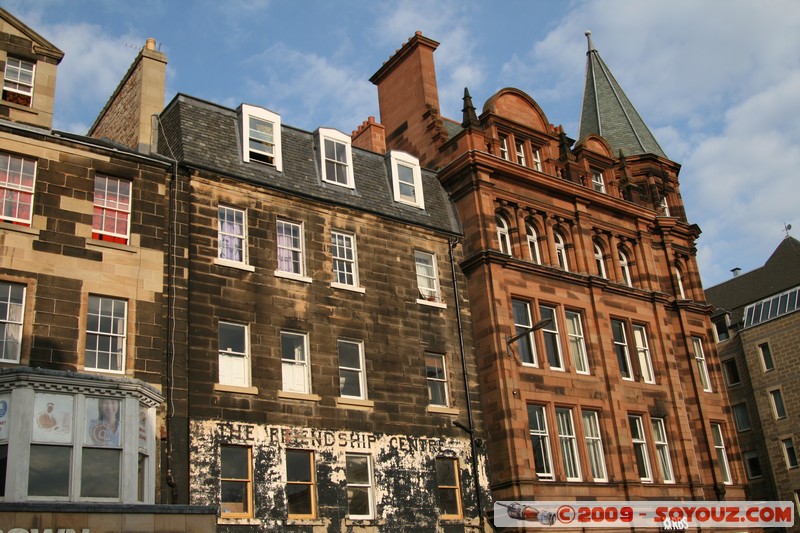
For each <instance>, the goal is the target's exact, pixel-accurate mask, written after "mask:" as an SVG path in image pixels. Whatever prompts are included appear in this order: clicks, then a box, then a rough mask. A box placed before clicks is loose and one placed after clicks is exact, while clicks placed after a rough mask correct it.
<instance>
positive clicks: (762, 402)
mask: <svg viewBox="0 0 800 533" xmlns="http://www.w3.org/2000/svg"><path fill="white" fill-rule="evenodd" d="M798 291H800V242H798V241H797V239H795V238H793V237H790V236H788V235H787V237H786V238H785V239H783V241H782V242H781V243H780V245H778V247H777V248H776V249H775V251H774V252H773V253H772V255H771V256H770V257H769V259H767V261H766V262H765V263H764V266H762V267H760V268H757V269H755V270H753V271H751V272H747V273H744V274H738V270H737V275H736V276H735V277H733V278H731V279H729V280H728V281H725V282H723V283H720V284H719V285H715V286H714V287H709V288H708V289H707V290H706V296H707V298H708V301H709V302H710V303H711V304H712V305H714V307H715V311H714V317H713V318H714V324H715V326H716V329H715V332H716V340H717V343H718V344H717V347H718V350H719V355H720V360H721V364H722V369H723V376H724V378H725V385H726V386H727V388H728V395H729V396H730V401H731V408H732V411H733V415H734V421H735V428H736V431H737V432H738V434H739V443H740V446H741V453H742V461H743V463H744V466H745V471H746V473H747V478H748V498H749V499H752V500H780V501H794V502H795V504H796V506H798V510H799V512H800V468H798V466H800V465H799V464H798V451H797V447H800V440H798V439H800V434H798V427H800V426H798V420H799V419H798V413H800V389H798V363H800V360H798V338H800V313H798V312H797V311H798V309H800V302H798ZM795 523H797V518H795ZM794 530H795V531H797V530H798V526H795V528H794Z"/></svg>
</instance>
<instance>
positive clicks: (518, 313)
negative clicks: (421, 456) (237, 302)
mask: <svg viewBox="0 0 800 533" xmlns="http://www.w3.org/2000/svg"><path fill="white" fill-rule="evenodd" d="M437 46H438V43H437V42H435V41H433V40H431V39H429V38H427V37H425V36H423V35H422V34H420V33H419V32H417V34H416V35H414V36H413V37H411V38H410V39H409V40H408V42H406V43H405V44H404V45H403V46H402V47H401V48H400V49H399V50H398V51H397V52H396V53H395V54H394V55H393V56H392V57H391V58H390V59H389V60H388V61H387V62H386V63H384V65H383V66H382V67H381V69H380V70H378V71H377V72H376V73H375V74H374V76H373V77H372V78H371V81H372V82H373V83H374V84H375V85H376V86H377V89H378V98H379V102H380V128H378V127H376V125H375V124H372V123H365V125H364V126H363V128H362V129H361V130H359V132H356V137H355V140H354V142H356V143H359V142H361V143H364V144H365V145H373V146H375V147H376V149H377V148H379V146H380V142H378V143H374V140H375V139H376V138H378V139H380V141H382V142H385V143H386V146H387V148H388V149H390V150H392V149H399V150H405V151H407V152H409V153H412V154H414V155H415V156H417V157H419V159H420V163H421V164H422V165H423V166H426V167H429V168H434V169H437V172H438V175H439V179H440V181H441V182H442V184H443V185H444V187H445V189H446V190H447V192H448V193H449V195H450V198H451V199H452V201H453V202H454V203H455V206H456V209H457V211H458V215H459V218H460V220H461V223H462V226H463V228H464V259H463V260H462V261H461V262H460V265H459V266H460V268H461V270H462V271H463V272H464V274H465V276H466V278H467V288H468V292H469V302H470V307H471V314H472V317H473V327H474V331H475V347H476V354H477V357H478V376H479V380H480V392H481V400H482V404H483V408H484V416H485V419H486V421H487V435H488V439H489V440H488V447H487V453H488V457H489V462H490V467H491V468H490V471H491V488H492V496H493V498H494V500H495V501H497V500H542V499H549V500H563V499H569V500H571V499H608V500H629V499H642V498H644V499H710V500H717V499H729V500H730V499H732V500H737V499H742V498H743V496H744V483H745V475H744V471H743V469H742V467H741V463H740V462H739V461H738V460H737V458H738V447H737V442H736V432H735V431H734V429H733V427H732V424H731V422H730V414H729V408H728V401H727V395H726V390H725V387H724V385H723V382H722V378H721V374H720V366H719V363H718V358H717V351H716V345H715V343H714V338H713V333H712V328H711V322H710V314H711V308H710V306H708V305H707V304H706V303H705V299H704V295H703V289H702V287H701V284H700V278H699V275H698V272H697V263H696V260H695V240H696V239H697V237H698V235H699V229H698V228H697V227H696V226H695V225H692V224H690V223H689V222H688V221H687V220H686V216H685V212H684V209H683V203H682V199H681V195H680V189H679V182H678V172H679V169H680V166H679V165H678V164H677V163H675V162H673V161H671V160H669V159H668V158H667V157H666V155H665V154H664V153H663V150H662V149H661V148H660V147H659V145H658V143H657V142H656V140H655V139H654V138H653V136H652V134H651V133H650V131H649V130H648V129H647V126H646V125H645V123H644V122H643V121H642V120H641V118H640V117H639V115H638V114H637V113H636V111H635V109H634V108H633V106H632V105H631V104H630V102H629V101H628V100H627V99H626V98H625V97H624V93H623V92H622V90H621V88H620V87H619V86H618V84H617V83H616V81H615V80H614V79H613V76H611V74H610V71H609V70H608V68H607V67H606V66H605V65H604V64H603V62H602V60H601V59H600V57H599V54H598V53H597V51H596V50H595V49H594V47H593V46H592V44H591V40H590V41H589V52H588V54H587V80H586V92H585V96H584V103H583V114H582V120H581V132H580V139H579V140H578V141H577V142H575V141H574V140H573V139H570V138H569V137H567V135H566V134H565V133H564V131H563V129H562V128H560V127H556V126H553V125H551V124H550V123H549V121H548V119H547V117H546V115H545V114H544V112H543V111H542V109H541V108H540V107H539V106H538V105H537V104H536V102H535V101H534V100H533V99H532V98H531V97H530V96H528V95H527V94H525V93H524V92H522V91H520V90H518V89H513V88H507V89H502V90H500V91H498V92H497V93H496V94H494V95H492V96H491V97H490V98H489V99H488V100H487V101H486V103H485V104H484V106H483V110H482V112H481V113H480V115H478V112H477V110H476V109H475V107H474V106H473V104H472V99H471V96H470V95H469V93H468V91H466V90H465V95H464V108H463V117H462V120H460V121H453V120H450V119H448V118H445V117H442V116H441V115H440V113H439V101H438V89H437V84H436V74H435V66H434V61H433V53H434V50H435V49H436V47H437ZM380 133H384V137H383V138H381V136H380Z"/></svg>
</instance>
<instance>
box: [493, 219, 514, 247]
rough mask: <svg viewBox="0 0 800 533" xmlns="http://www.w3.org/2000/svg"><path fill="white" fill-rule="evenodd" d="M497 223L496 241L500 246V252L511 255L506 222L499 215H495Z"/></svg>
mask: <svg viewBox="0 0 800 533" xmlns="http://www.w3.org/2000/svg"><path fill="white" fill-rule="evenodd" d="M495 223H496V224H497V242H498V244H499V246H500V253H504V254H506V255H511V238H510V237H509V236H508V222H506V219H505V218H503V217H502V216H500V215H497V216H496V217H495Z"/></svg>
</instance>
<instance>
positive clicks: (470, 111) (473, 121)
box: [461, 87, 480, 128]
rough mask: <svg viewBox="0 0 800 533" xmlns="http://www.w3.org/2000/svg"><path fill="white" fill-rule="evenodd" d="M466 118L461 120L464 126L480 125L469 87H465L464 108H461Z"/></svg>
mask: <svg viewBox="0 0 800 533" xmlns="http://www.w3.org/2000/svg"><path fill="white" fill-rule="evenodd" d="M461 111H462V113H463V114H464V118H463V119H462V121H461V127H462V128H469V127H476V128H477V127H479V126H480V122H479V121H478V115H477V114H476V113H475V106H474V105H472V97H471V96H470V95H469V89H467V88H466V87H464V108H463V109H462V110H461Z"/></svg>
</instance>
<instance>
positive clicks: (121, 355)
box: [84, 294, 128, 374]
mask: <svg viewBox="0 0 800 533" xmlns="http://www.w3.org/2000/svg"><path fill="white" fill-rule="evenodd" d="M94 299H96V300H98V305H99V308H98V313H99V315H98V319H97V323H98V328H97V329H93V330H90V329H89V308H90V307H91V306H92V304H91V302H92V300H94ZM108 304H111V306H112V311H111V313H112V314H111V315H110V316H111V322H112V324H113V323H114V322H119V321H120V320H121V321H122V327H121V328H120V327H119V324H117V327H116V328H114V326H113V325H112V330H111V331H102V330H101V329H100V327H99V325H100V322H101V320H100V318H99V317H101V316H109V315H104V314H103V310H104V307H105V305H108ZM117 305H121V306H122V311H123V314H122V317H119V316H115V315H114V312H115V310H116V308H117ZM86 314H87V319H86V339H85V354H84V369H86V370H94V371H97V372H110V373H114V374H124V373H125V369H126V365H127V361H126V353H127V344H128V338H127V333H128V332H127V330H128V302H127V300H123V299H121V298H114V297H111V296H100V295H94V294H90V295H89V300H88V303H87V312H86ZM89 335H95V336H97V337H98V338H99V337H107V338H109V342H111V340H113V339H117V342H118V343H119V346H120V349H119V352H118V355H117V358H118V359H119V361H118V366H119V368H100V367H99V366H97V363H98V362H97V361H95V364H94V366H89V365H88V364H87V363H88V356H89V351H90V350H89ZM98 340H99V339H98ZM95 351H96V350H95ZM111 355H112V353H111V352H109V367H111V366H112V365H111V359H112V357H111ZM95 357H96V358H97V355H95Z"/></svg>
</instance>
